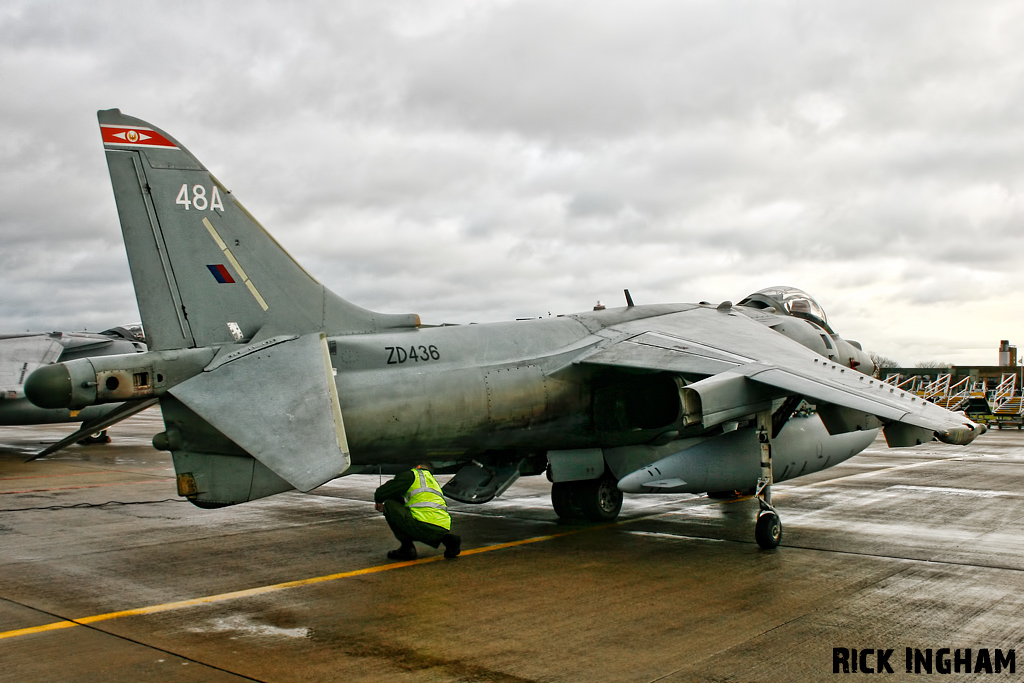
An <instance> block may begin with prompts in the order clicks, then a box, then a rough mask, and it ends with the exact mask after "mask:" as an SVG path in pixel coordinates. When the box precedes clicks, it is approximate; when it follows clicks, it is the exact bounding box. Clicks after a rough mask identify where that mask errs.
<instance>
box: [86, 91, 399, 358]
mask: <svg viewBox="0 0 1024 683" xmlns="http://www.w3.org/2000/svg"><path fill="white" fill-rule="evenodd" d="M98 118H99V124H100V131H101V133H102V136H103V146H104V149H105V152H106V157H107V166H108V168H109V170H110V180H111V184H112V185H113V189H114V197H115V199H116V201H117V210H118V215H119V217H120V221H121V230H122V233H123V234H124V243H125V249H126V250H127V252H128V262H129V265H130V266H131V271H132V280H133V282H134V285H135V293H136V297H137V299H138V303H139V313H140V314H141V315H142V323H143V327H144V328H145V331H146V336H147V339H148V340H149V341H150V344H149V347H150V349H152V350H163V349H177V348H190V347H196V346H209V345H212V344H220V343H230V342H236V341H242V340H252V339H253V338H254V337H257V336H258V337H259V338H264V337H268V336H271V335H273V334H276V333H278V332H284V331H287V332H288V333H291V334H308V333H313V332H324V333H326V334H328V335H332V334H358V333H362V332H374V331H377V330H383V329H391V328H411V327H416V326H418V325H419V317H418V316H416V315H413V314H408V315H395V314H384V313H376V312H373V311H369V310H366V309H363V308H360V307H358V306H355V305H354V304H351V303H349V302H348V301H345V300H344V299H342V298H341V297H339V296H337V295H335V294H334V293H333V292H331V291H330V290H328V289H327V288H326V287H324V286H323V285H322V284H320V283H319V282H317V280H316V279H315V278H313V277H312V276H311V275H310V274H309V273H307V272H306V271H305V270H304V269H303V268H302V266H300V265H299V264H298V263H297V262H296V261H295V260H294V259H293V258H292V257H291V256H290V255H289V254H288V252H286V251H285V250H284V249H283V248H282V247H281V245H280V244H278V243H277V241H276V240H275V239H274V238H273V237H271V236H270V234H269V233H267V232H266V230H264V229H263V227H262V226H261V225H260V224H259V223H258V222H257V221H256V219H255V218H253V216H252V215H251V214H250V213H249V212H248V211H247V210H246V209H245V207H243V206H242V205H241V203H239V202H238V200H236V199H235V197H234V195H233V194H231V192H230V191H228V190H227V189H226V188H225V187H224V186H223V185H222V184H221V183H220V182H219V181H218V180H217V179H216V178H214V177H213V175H212V174H211V173H210V172H209V171H208V170H207V169H206V167H205V166H203V164H202V163H200V162H199V160H198V159H197V158H196V157H195V156H193V155H192V154H191V153H190V152H189V151H188V150H187V149H186V148H185V147H184V146H183V145H181V144H180V143H179V142H178V141H177V140H175V139H174V138H173V137H171V136H170V135H168V134H167V133H165V132H164V131H162V130H160V129H159V128H156V127H155V126H153V125H151V124H149V123H146V122H145V121H142V120H140V119H136V118H133V117H130V116H126V115H124V114H122V113H121V112H120V110H118V109H110V110H106V111H100V112H98ZM261 330H262V331H261Z"/></svg>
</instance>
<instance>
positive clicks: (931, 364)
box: [914, 360, 952, 370]
mask: <svg viewBox="0 0 1024 683" xmlns="http://www.w3.org/2000/svg"><path fill="white" fill-rule="evenodd" d="M914 367H915V368H935V369H938V370H949V369H950V368H951V367H952V366H951V365H950V364H949V363H944V362H943V361H941V360H923V361H921V362H920V363H914Z"/></svg>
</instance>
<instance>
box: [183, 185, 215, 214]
mask: <svg viewBox="0 0 1024 683" xmlns="http://www.w3.org/2000/svg"><path fill="white" fill-rule="evenodd" d="M188 190H189V187H188V183H182V185H181V189H180V190H178V196H177V197H175V198H174V203H175V204H181V205H182V206H184V207H185V210H186V211H188V210H189V209H195V210H197V211H206V210H207V209H209V210H210V211H213V210H214V209H219V210H220V211H223V210H224V203H223V202H222V201H221V199H220V192H219V191H218V190H217V186H216V185H214V186H213V191H212V192H210V196H209V197H207V196H206V188H205V187H203V186H202V185H193V186H192V196H191V198H190V197H189V192H188Z"/></svg>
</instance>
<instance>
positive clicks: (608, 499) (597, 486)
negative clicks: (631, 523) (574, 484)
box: [578, 472, 622, 522]
mask: <svg viewBox="0 0 1024 683" xmlns="http://www.w3.org/2000/svg"><path fill="white" fill-rule="evenodd" d="M578 483H579V484H581V485H582V486H581V487H580V489H581V491H580V493H581V494H582V495H581V496H580V505H581V506H582V508H583V516H584V517H586V518H587V519H588V520H589V521H591V522H610V521H612V520H613V519H615V518H616V517H618V516H619V511H620V510H622V491H620V490H619V482H618V480H617V479H616V478H615V477H613V476H612V475H611V474H610V473H608V472H605V474H604V476H602V477H601V478H599V479H591V480H590V481H581V482H578Z"/></svg>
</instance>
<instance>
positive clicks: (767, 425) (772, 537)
mask: <svg viewBox="0 0 1024 683" xmlns="http://www.w3.org/2000/svg"><path fill="white" fill-rule="evenodd" d="M774 432H775V430H774V428H773V424H772V411H771V410H766V411H762V412H760V413H758V414H757V441H758V443H759V444H760V445H761V478H760V479H758V480H757V490H756V491H755V493H754V496H755V497H756V498H757V505H758V512H757V524H756V525H755V526H754V539H755V540H756V541H757V544H758V545H759V546H761V547H762V548H764V549H765V550H772V549H773V548H777V547H779V543H780V542H781V541H782V520H780V519H779V514H778V513H777V512H776V511H775V508H774V507H772V481H773V479H772V436H774Z"/></svg>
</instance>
